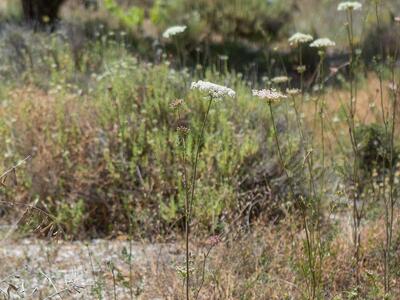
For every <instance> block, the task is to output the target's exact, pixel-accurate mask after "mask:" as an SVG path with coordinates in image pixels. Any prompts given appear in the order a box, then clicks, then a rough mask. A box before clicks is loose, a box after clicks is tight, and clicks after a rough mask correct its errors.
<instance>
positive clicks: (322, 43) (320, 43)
mask: <svg viewBox="0 0 400 300" xmlns="http://www.w3.org/2000/svg"><path fill="white" fill-rule="evenodd" d="M335 45H336V43H335V42H334V41H331V40H330V39H328V38H321V39H316V40H315V41H314V42H312V43H311V44H310V47H314V48H328V47H335Z"/></svg>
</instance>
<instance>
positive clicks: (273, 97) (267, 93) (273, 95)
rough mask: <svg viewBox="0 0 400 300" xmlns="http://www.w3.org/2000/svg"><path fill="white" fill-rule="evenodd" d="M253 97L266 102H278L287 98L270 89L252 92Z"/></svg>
mask: <svg viewBox="0 0 400 300" xmlns="http://www.w3.org/2000/svg"><path fill="white" fill-rule="evenodd" d="M252 92H253V96H255V97H258V98H260V99H263V100H267V101H268V102H278V101H279V100H281V99H284V98H287V96H286V95H284V94H282V93H281V92H279V91H277V90H275V89H270V90H266V89H263V90H253V91H252Z"/></svg>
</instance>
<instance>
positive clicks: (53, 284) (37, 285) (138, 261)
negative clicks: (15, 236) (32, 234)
mask: <svg viewBox="0 0 400 300" xmlns="http://www.w3.org/2000/svg"><path fill="white" fill-rule="evenodd" d="M129 249H130V245H129V242H128V241H118V240H113V241H107V240H93V241H90V242H54V241H53V242H46V241H39V240H28V239H25V240H19V241H9V242H3V243H2V244H1V246H0V261H1V268H0V276H1V277H0V278H1V279H0V289H1V290H0V299H3V298H4V299H100V298H101V299H114V298H115V297H114V292H115V294H116V296H117V297H116V298H117V299H130V298H131V297H130V293H131V289H130V288H129V286H130V284H129V282H132V285H131V286H132V294H133V299H165V298H164V297H162V296H160V295H156V294H155V293H154V289H153V288H152V286H153V285H154V284H156V281H157V280H158V279H157V276H155V275H154V274H162V273H163V272H164V271H165V268H168V269H169V270H170V269H171V268H174V266H175V265H176V263H177V262H178V261H179V260H182V256H181V254H180V252H179V251H178V248H177V246H175V245H171V244H170V245H168V244H150V245H149V244H147V245H142V244H139V243H136V242H133V243H132V247H131V249H132V250H131V253H132V255H131V262H132V263H131V264H129V253H130V250H129ZM130 265H131V266H132V267H131V268H130V267H129V266H130ZM130 278H131V280H130ZM114 282H115V284H114ZM114 287H115V289H114Z"/></svg>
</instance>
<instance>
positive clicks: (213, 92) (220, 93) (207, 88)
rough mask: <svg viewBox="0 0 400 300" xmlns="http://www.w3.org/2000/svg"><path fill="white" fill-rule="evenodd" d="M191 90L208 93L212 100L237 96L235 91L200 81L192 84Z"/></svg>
mask: <svg viewBox="0 0 400 300" xmlns="http://www.w3.org/2000/svg"><path fill="white" fill-rule="evenodd" d="M190 89H192V90H199V91H201V92H206V93H208V95H209V96H211V97H212V98H222V97H225V96H228V97H232V98H233V97H235V95H236V92H235V91H234V90H232V89H230V88H228V87H226V86H222V85H219V84H215V83H212V82H208V81H202V80H199V81H197V82H192V85H191V86H190Z"/></svg>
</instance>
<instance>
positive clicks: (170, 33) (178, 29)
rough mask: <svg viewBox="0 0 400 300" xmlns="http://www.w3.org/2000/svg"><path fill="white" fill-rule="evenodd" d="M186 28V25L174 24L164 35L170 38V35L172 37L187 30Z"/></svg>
mask: <svg viewBox="0 0 400 300" xmlns="http://www.w3.org/2000/svg"><path fill="white" fill-rule="evenodd" d="M186 28H187V26H186V25H183V26H181V25H176V26H172V27H169V28H167V30H165V31H164V33H163V34H162V36H163V38H166V39H169V38H170V37H172V36H174V35H177V34H179V33H182V32H184V31H185V30H186Z"/></svg>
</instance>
